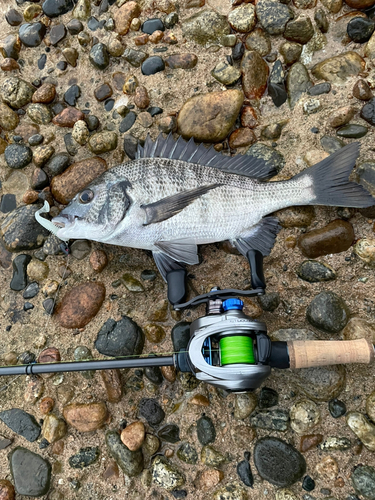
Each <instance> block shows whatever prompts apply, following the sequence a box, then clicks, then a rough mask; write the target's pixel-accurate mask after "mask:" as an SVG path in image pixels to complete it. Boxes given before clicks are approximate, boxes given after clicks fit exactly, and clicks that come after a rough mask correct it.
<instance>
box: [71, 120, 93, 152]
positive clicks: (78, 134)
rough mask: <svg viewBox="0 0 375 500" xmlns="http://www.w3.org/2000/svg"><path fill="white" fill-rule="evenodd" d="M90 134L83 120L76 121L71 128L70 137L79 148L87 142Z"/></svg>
mask: <svg viewBox="0 0 375 500" xmlns="http://www.w3.org/2000/svg"><path fill="white" fill-rule="evenodd" d="M89 136H90V132H89V129H88V127H87V125H86V122H85V121H84V120H78V122H76V123H75V124H74V126H73V130H72V137H73V139H74V140H75V141H76V142H78V144H80V145H81V146H84V145H85V144H86V143H87V141H88V140H89Z"/></svg>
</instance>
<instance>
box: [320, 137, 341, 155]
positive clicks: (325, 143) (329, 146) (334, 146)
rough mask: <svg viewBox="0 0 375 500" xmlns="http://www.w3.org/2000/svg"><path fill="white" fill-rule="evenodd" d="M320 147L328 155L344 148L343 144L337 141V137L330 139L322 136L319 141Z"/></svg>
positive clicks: (339, 140)
mask: <svg viewBox="0 0 375 500" xmlns="http://www.w3.org/2000/svg"><path fill="white" fill-rule="evenodd" d="M320 145H321V146H322V148H323V149H324V151H325V152H326V153H328V154H332V153H335V152H336V151H338V150H339V149H341V148H342V147H343V146H345V144H344V142H343V141H342V140H341V139H337V137H331V136H329V135H324V136H323V137H322V138H321V139H320Z"/></svg>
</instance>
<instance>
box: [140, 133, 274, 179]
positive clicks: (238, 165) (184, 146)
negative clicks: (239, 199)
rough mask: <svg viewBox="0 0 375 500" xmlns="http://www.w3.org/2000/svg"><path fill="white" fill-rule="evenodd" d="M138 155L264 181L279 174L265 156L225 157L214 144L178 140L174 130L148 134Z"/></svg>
mask: <svg viewBox="0 0 375 500" xmlns="http://www.w3.org/2000/svg"><path fill="white" fill-rule="evenodd" d="M137 158H168V159H170V160H180V161H186V162H190V163H195V164H198V165H207V166H210V167H214V168H218V169H220V170H223V171H224V172H228V173H232V174H237V175H244V176H246V177H252V178H254V179H258V180H261V181H264V180H268V179H270V178H271V177H273V176H274V175H276V174H277V170H276V169H275V168H273V167H271V166H270V165H269V164H268V163H267V162H266V161H265V160H263V159H262V158H254V157H252V156H247V155H238V156H235V157H230V156H224V155H223V154H221V153H218V152H217V151H215V149H214V147H213V146H211V147H210V148H206V147H205V146H204V144H202V143H201V144H198V145H197V144H195V142H194V139H193V138H191V139H190V140H189V141H188V142H186V141H185V140H184V139H183V138H182V137H181V136H180V137H179V138H178V139H177V140H175V139H174V138H173V136H172V133H170V134H169V135H168V137H167V138H164V137H163V135H162V134H160V135H159V136H158V137H157V139H156V140H155V141H152V139H151V137H150V135H147V137H146V140H145V143H144V146H143V148H142V147H138V150H137Z"/></svg>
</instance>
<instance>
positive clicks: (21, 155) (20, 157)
mask: <svg viewBox="0 0 375 500" xmlns="http://www.w3.org/2000/svg"><path fill="white" fill-rule="evenodd" d="M4 156H5V161H6V163H7V165H8V167H10V168H15V169H19V168H25V167H26V166H27V165H28V164H29V163H30V162H31V160H32V157H33V153H32V151H31V149H30V148H29V147H28V146H26V145H25V144H9V146H7V147H6V148H5V151H4Z"/></svg>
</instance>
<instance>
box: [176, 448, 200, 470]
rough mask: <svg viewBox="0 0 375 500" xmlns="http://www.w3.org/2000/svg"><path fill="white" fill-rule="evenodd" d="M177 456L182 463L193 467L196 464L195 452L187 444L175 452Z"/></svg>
mask: <svg viewBox="0 0 375 500" xmlns="http://www.w3.org/2000/svg"><path fill="white" fill-rule="evenodd" d="M177 456H178V458H179V459H180V460H182V461H183V462H185V463H187V464H190V465H195V464H196V463H197V462H198V453H197V450H196V449H195V448H194V447H193V446H192V445H191V444H189V443H183V444H182V445H181V446H180V447H179V449H178V450H177Z"/></svg>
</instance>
